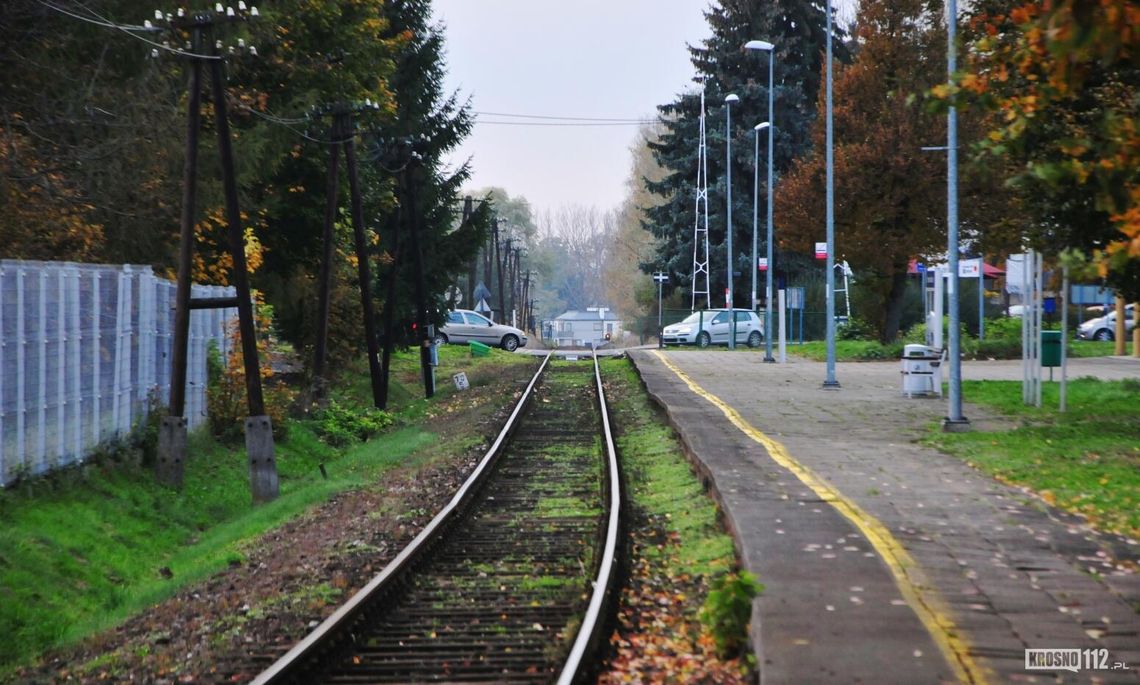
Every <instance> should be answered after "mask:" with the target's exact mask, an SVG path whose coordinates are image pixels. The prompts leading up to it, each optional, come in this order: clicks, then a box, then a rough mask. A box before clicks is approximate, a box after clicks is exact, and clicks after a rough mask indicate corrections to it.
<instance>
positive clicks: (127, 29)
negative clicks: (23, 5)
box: [36, 0, 221, 60]
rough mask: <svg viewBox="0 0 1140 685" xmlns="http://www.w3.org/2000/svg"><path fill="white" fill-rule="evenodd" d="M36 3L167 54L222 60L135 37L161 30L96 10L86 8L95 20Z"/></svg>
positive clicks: (218, 57)
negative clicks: (118, 21) (122, 21)
mask: <svg viewBox="0 0 1140 685" xmlns="http://www.w3.org/2000/svg"><path fill="white" fill-rule="evenodd" d="M36 1H37V2H39V3H40V4H41V5H43V6H44V7H47V8H48V9H52V10H55V11H56V12H59V13H61V14H65V15H67V16H69V17H72V18H74V19H79V20H80V21H85V22H87V23H89V24H94V25H96V26H102V27H104V28H112V29H116V30H118V31H122V32H123V33H125V34H127V35H128V36H130V37H131V38H134V39H135V40H141V41H142V42H144V43H146V44H147V45H150V46H151V47H153V48H155V49H158V50H166V51H167V52H171V53H174V54H176V55H183V56H185V57H196V58H198V59H207V60H220V59H221V56H220V55H201V54H198V53H195V52H190V51H188V50H182V49H180V48H172V47H170V46H169V45H163V44H162V43H156V42H154V41H153V40H147V39H146V38H143V37H142V36H137V35H135V34H134V33H132V31H151V32H153V31H156V30H159V29H155V28H147V27H145V26H131V25H129V24H116V23H115V22H113V21H111V20H110V19H108V18H106V17H104V16H102V15H100V14H99V13H97V12H96V11H95V10H93V9H91V8H89V7H88V8H85V9H86V10H87V12H88V13H90V14H91V16H92V17H95V19H92V18H91V17H84V16H83V15H80V14H75V13H73V12H69V11H67V10H65V9H64V8H62V7H57V6H56V5H53V4H51V3H50V2H46V1H45V0H36ZM96 20H98V21H96Z"/></svg>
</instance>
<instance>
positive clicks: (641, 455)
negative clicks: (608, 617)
mask: <svg viewBox="0 0 1140 685" xmlns="http://www.w3.org/2000/svg"><path fill="white" fill-rule="evenodd" d="M602 377H603V378H604V379H605V382H606V388H607V390H606V397H607V400H608V401H609V403H610V409H611V415H612V418H613V421H614V425H615V427H616V433H617V435H616V441H617V447H618V452H619V454H620V459H621V468H622V473H623V478H624V481H625V485H626V487H627V488H628V489H629V492H628V496H629V498H630V500H631V506H630V517H631V518H630V522H629V525H628V527H629V530H630V537H631V553H632V558H631V560H630V576H631V577H630V582H629V583H628V586H627V587H626V588H625V589H624V590H623V591H622V596H621V605H620V606H619V609H618V623H619V625H618V630H617V631H616V633H615V635H614V637H613V638H612V639H611V647H612V650H613V651H612V654H611V658H610V660H609V662H608V663H607V665H606V666H605V667H603V671H604V672H603V674H602V676H601V678H600V679H599V682H600V683H619V682H631V681H633V682H716V683H735V682H748V674H749V672H750V666H749V664H750V659H749V656H747V655H739V654H738V655H737V656H736V657H735V658H728V659H721V658H718V657H717V655H716V651H717V650H716V641H715V640H714V638H713V636H712V635H710V634H708V633H707V631H705V630H703V629H702V626H701V623H700V620H699V615H698V614H699V612H700V609H701V606H702V605H703V604H704V603H705V600H706V598H707V596H708V593H709V587H710V584H711V582H712V580H713V579H714V578H718V577H723V576H724V574H726V573H728V572H730V571H732V570H733V569H734V568H735V567H736V558H735V553H734V549H733V542H732V538H731V537H729V536H728V535H727V534H726V533H725V532H724V529H723V528H722V527H721V525H720V523H719V521H718V519H717V508H716V505H715V503H714V502H713V501H712V500H711V499H710V498H709V497H708V495H707V494H706V493H705V492H704V490H703V488H702V486H701V483H700V480H699V479H698V478H697V477H696V476H695V475H694V474H693V472H692V470H691V468H690V466H689V463H688V461H687V460H686V459H685V457H684V455H683V453H682V448H681V445H680V442H679V441H678V439H677V437H676V435H675V434H674V432H673V430H672V429H671V428H670V427H669V426H668V425H667V424H666V423H665V422H664V420H663V419H662V418H661V416H660V414H659V412H658V411H657V409H656V407H655V406H654V405H653V404H652V403H651V400H650V399H649V397H648V396H647V395H646V393H645V391H644V389H643V388H642V386H641V381H640V379H639V378H638V377H637V373H636V372H635V370H634V369H633V366H632V364H630V362H629V361H628V360H624V359H611V360H605V361H603V362H602Z"/></svg>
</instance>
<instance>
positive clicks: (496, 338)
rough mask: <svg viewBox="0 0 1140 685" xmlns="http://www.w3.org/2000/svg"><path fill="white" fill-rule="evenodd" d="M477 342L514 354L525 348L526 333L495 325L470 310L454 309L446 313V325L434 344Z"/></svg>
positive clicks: (511, 327)
mask: <svg viewBox="0 0 1140 685" xmlns="http://www.w3.org/2000/svg"><path fill="white" fill-rule="evenodd" d="M472 341H474V342H479V343H483V344H484V345H489V346H491V347H501V348H503V349H504V350H506V351H508V352H514V351H515V350H516V349H518V348H519V347H525V346H526V333H523V332H522V331H521V330H519V329H517V328H515V327H514V326H506V325H504V324H501V323H495V322H494V321H491V320H490V319H488V318H487V317H485V316H483V315H482V314H480V313H478V312H473V311H471V310H470V309H456V310H454V311H451V312H448V313H447V323H445V324H443V326H441V327H440V328H439V330H438V331H437V332H436V334H435V343H436V344H437V345H442V344H444V343H469V342H472Z"/></svg>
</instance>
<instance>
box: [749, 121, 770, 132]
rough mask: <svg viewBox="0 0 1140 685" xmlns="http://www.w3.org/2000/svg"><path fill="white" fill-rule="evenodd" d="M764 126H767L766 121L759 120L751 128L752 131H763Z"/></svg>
mask: <svg viewBox="0 0 1140 685" xmlns="http://www.w3.org/2000/svg"><path fill="white" fill-rule="evenodd" d="M766 128H768V122H767V121H761V122H760V123H759V124H756V125H755V126H753V127H752V130H753V131H763V130H764V129H766Z"/></svg>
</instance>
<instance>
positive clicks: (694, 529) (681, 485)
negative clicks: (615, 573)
mask: <svg viewBox="0 0 1140 685" xmlns="http://www.w3.org/2000/svg"><path fill="white" fill-rule="evenodd" d="M602 377H603V378H604V379H605V381H606V384H607V386H608V387H609V388H611V389H612V390H610V391H609V392H608V393H607V401H608V402H609V403H610V405H611V411H613V412H614V415H615V421H616V422H617V423H618V424H619V425H620V426H621V431H620V434H619V435H618V436H617V438H616V440H617V447H618V451H619V453H620V454H621V460H622V471H623V473H624V476H625V483H626V486H627V487H628V488H629V489H630V492H629V496H630V497H631V498H632V500H633V503H634V506H635V507H637V508H638V509H640V510H642V511H643V512H644V513H645V514H646V515H647V516H648V517H650V518H651V519H652V520H654V521H655V522H656V523H658V524H660V525H662V526H663V527H664V528H665V529H666V530H667V531H668V532H669V533H672V534H674V535H675V539H676V542H677V545H676V546H672V545H670V546H669V547H668V548H667V549H663V550H661V549H647V550H646V552H647V553H649V554H667V557H666V558H665V560H664V561H665V564H666V565H667V566H668V567H669V570H670V573H671V574H672V575H674V576H676V575H681V574H690V575H713V574H718V573H724V572H726V571H729V570H731V569H732V568H734V567H735V566H736V557H735V552H734V547H733V542H732V538H731V537H729V536H728V535H727V534H726V533H725V532H724V530H723V528H722V527H721V526H720V523H719V522H718V520H717V509H716V505H715V504H714V503H713V501H712V499H710V498H709V497H708V495H707V494H706V493H705V491H704V489H703V487H702V486H701V482H700V480H699V479H698V478H697V477H696V476H695V475H694V474H693V471H692V469H691V467H690V466H689V462H688V461H687V460H686V459H685V456H684V454H683V452H682V450H681V445H680V443H679V441H678V439H677V436H676V435H675V434H674V432H673V429H672V428H670V427H669V426H668V425H667V424H665V422H664V421H662V420H661V418H660V416H659V415H658V413H657V411H656V409H655V407H654V406H653V405H652V404H651V401H650V399H649V397H648V396H647V395H646V394H645V392H644V390H643V389H642V387H641V381H640V379H639V378H638V377H637V373H636V371H634V369H633V366H632V364H631V363H630V362H629V361H628V360H624V359H607V360H603V361H602Z"/></svg>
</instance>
